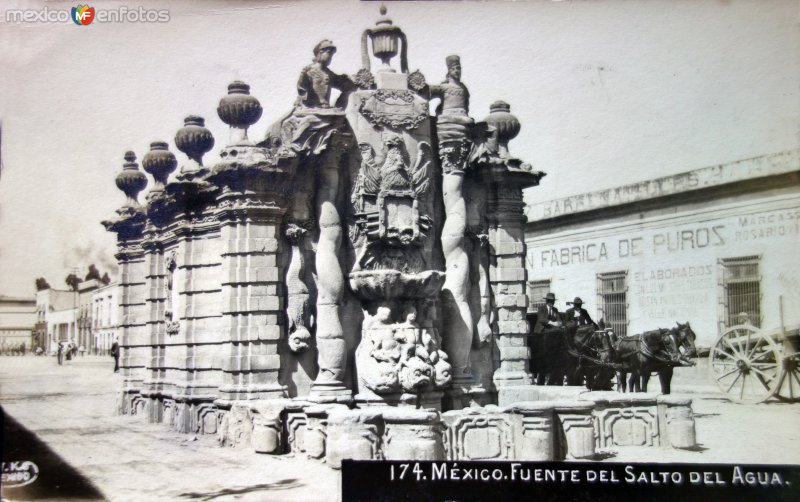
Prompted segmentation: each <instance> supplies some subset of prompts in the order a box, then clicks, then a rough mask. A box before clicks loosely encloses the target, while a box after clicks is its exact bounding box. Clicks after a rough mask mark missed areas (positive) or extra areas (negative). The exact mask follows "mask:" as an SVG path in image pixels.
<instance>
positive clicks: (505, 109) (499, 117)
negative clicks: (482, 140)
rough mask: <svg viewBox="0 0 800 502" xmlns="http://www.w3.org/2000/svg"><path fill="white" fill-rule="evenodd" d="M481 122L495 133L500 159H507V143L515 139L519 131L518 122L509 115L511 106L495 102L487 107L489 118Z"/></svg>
mask: <svg viewBox="0 0 800 502" xmlns="http://www.w3.org/2000/svg"><path fill="white" fill-rule="evenodd" d="M483 120H484V122H486V123H487V124H489V125H490V126H492V127H494V128H495V130H496V131H497V135H496V142H497V145H496V148H497V153H498V154H499V155H500V157H501V158H507V157H509V153H508V142H509V141H511V140H512V139H514V138H516V137H517V134H519V130H520V123H519V120H517V117H515V116H514V115H512V114H511V105H509V104H508V103H506V102H505V101H495V102H494V103H492V104H491V105H490V106H489V116H487V117H486V118H485V119H483Z"/></svg>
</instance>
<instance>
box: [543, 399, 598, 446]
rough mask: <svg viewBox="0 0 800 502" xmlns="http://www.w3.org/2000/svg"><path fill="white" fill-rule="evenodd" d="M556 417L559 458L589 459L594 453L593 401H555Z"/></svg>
mask: <svg viewBox="0 0 800 502" xmlns="http://www.w3.org/2000/svg"><path fill="white" fill-rule="evenodd" d="M553 406H554V411H555V413H556V416H557V417H558V423H557V425H558V426H559V429H558V433H559V434H558V438H559V441H558V445H559V448H558V455H557V457H556V458H559V459H589V458H592V457H594V453H595V427H594V417H593V416H592V409H593V408H594V404H593V403H582V402H569V401H563V402H555V403H553Z"/></svg>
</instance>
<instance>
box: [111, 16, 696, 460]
mask: <svg viewBox="0 0 800 502" xmlns="http://www.w3.org/2000/svg"><path fill="white" fill-rule="evenodd" d="M309 45H310V44H309ZM408 46H409V43H408V40H407V37H406V35H405V33H404V32H403V30H402V29H401V28H400V27H399V26H396V25H394V24H393V22H392V21H391V20H390V19H389V18H388V17H386V11H385V9H383V8H382V10H381V17H380V19H379V20H378V22H377V23H376V25H375V26H374V27H371V28H368V29H366V30H365V31H364V32H363V33H362V36H361V52H362V54H361V59H362V67H361V68H360V69H359V70H358V71H357V72H355V73H353V74H351V75H347V74H337V73H335V72H334V71H333V70H331V68H330V65H331V62H332V59H333V56H334V54H335V53H336V51H337V48H336V46H335V45H334V43H333V42H332V41H330V40H323V41H320V42H319V43H317V44H316V45H315V46H314V48H313V51H312V52H313V60H312V62H311V64H309V65H307V66H305V67H304V68H302V70H301V72H300V77H299V79H298V84H297V99H296V101H295V102H294V104H293V106H292V107H291V109H290V110H289V111H287V112H285V113H284V114H283V115H281V116H280V118H278V119H277V120H275V121H274V122H273V123H272V124H271V125H270V126H269V127H268V128H267V132H266V135H265V136H264V138H263V140H261V141H256V140H252V139H250V136H249V135H248V130H249V129H250V128H251V127H252V126H253V125H254V124H256V123H257V122H258V120H259V119H260V118H261V116H262V113H263V112H264V109H263V108H262V105H261V103H260V102H259V100H258V99H257V98H256V97H254V96H252V95H251V94H250V86H249V85H248V84H246V83H244V82H241V81H236V82H233V83H231V84H230V85H229V86H228V93H227V95H225V96H223V97H222V99H221V100H220V102H219V106H218V108H217V113H218V115H219V118H220V119H221V120H222V121H223V122H224V123H225V124H227V125H228V126H229V127H230V137H229V140H228V142H227V144H225V145H224V146H223V147H222V149H221V150H220V152H219V157H220V161H219V162H217V163H216V164H215V165H213V166H205V165H204V163H203V155H204V154H205V153H206V152H208V151H209V150H211V149H212V148H213V146H214V143H215V140H214V138H213V136H212V135H211V133H210V132H209V130H208V129H206V128H205V120H204V119H203V118H202V117H199V116H196V115H190V116H188V117H186V119H185V121H184V124H183V127H182V128H180V129H179V130H178V132H177V134H176V136H175V145H176V147H177V149H178V150H180V151H181V152H183V154H185V156H186V157H187V159H186V160H181V161H180V163H181V167H180V169H179V171H178V173H177V174H176V175H175V176H174V178H173V179H170V176H171V175H172V173H173V171H175V169H176V168H177V166H178V164H179V161H178V159H177V158H176V156H175V155H174V154H173V153H172V152H170V150H169V144H168V143H166V142H163V141H156V142H153V143H152V145H151V150H150V151H149V152H148V153H147V154H146V155H145V157H144V159H143V161H142V164H143V167H144V170H145V171H146V172H147V173H149V174H150V175H151V176H152V177H153V180H154V183H153V188H152V189H151V190H150V191H149V193H148V194H147V196H146V203H145V204H144V205H139V203H138V201H137V196H138V193H139V192H140V191H141V190H142V189H143V188H144V186H145V184H146V178H145V176H144V175H143V174H142V173H141V172H140V171H139V170H138V166H137V164H136V163H135V155H134V154H133V153H132V152H128V153H126V154H125V163H124V166H123V170H122V172H121V173H120V174H119V176H118V177H117V185H118V186H119V188H120V189H121V190H122V191H123V192H124V193H125V195H126V197H127V202H126V203H125V205H124V206H123V207H122V208H121V209H119V210H118V211H117V217H115V218H114V219H111V220H109V221H106V222H104V224H105V225H106V227H107V228H108V229H109V230H110V231H112V232H115V233H116V234H117V238H118V253H117V255H116V256H117V259H118V261H119V265H120V270H121V284H120V288H121V293H120V295H119V298H120V300H119V301H120V305H119V308H120V310H121V314H122V315H121V318H122V321H121V326H120V341H121V348H122V364H121V373H122V381H121V387H120V391H119V400H118V410H119V412H120V413H125V414H134V415H143V416H145V417H146V418H147V420H149V421H151V422H159V423H166V424H168V425H169V426H170V427H173V428H175V429H176V430H178V431H182V432H188V433H205V434H217V436H218V438H219V440H220V442H221V444H223V445H227V446H233V447H250V448H252V449H254V450H255V451H259V452H266V453H284V452H288V451H292V452H296V453H304V454H306V455H308V456H310V457H312V458H318V459H325V460H326V461H327V462H328V463H329V465H331V466H332V467H338V466H339V465H340V462H341V460H342V459H344V458H357V459H365V458H372V459H375V458H387V459H402V458H416V459H430V460H436V459H445V458H447V459H530V460H547V459H553V458H587V457H591V456H592V455H593V454H594V450H595V447H600V446H608V445H621V444H647V445H652V446H657V445H661V446H665V445H670V444H671V445H672V446H676V447H688V446H692V445H693V444H694V422H693V419H692V417H691V407H690V403H689V402H686V401H685V400H680V399H674V398H666V397H663V398H656V397H655V396H650V395H646V396H633V397H630V396H628V397H619V396H615V395H607V394H602V393H600V394H598V393H588V394H586V393H583V392H582V391H581V389H577V388H571V389H570V388H563V389H559V390H557V391H554V390H553V389H552V388H551V389H545V388H542V387H537V386H536V385H533V383H532V381H531V375H530V371H529V361H530V350H529V348H528V343H527V337H528V331H529V330H528V324H527V322H526V320H525V314H526V311H527V305H528V298H527V296H526V277H527V275H526V270H525V244H524V235H523V224H524V222H525V217H524V203H523V197H522V193H523V189H525V188H528V187H533V186H536V185H537V184H538V183H539V180H540V179H541V178H542V176H544V173H542V172H539V171H536V170H534V169H533V168H532V167H531V165H530V164H528V163H526V162H523V161H522V160H520V159H518V158H516V157H514V156H513V155H511V153H510V152H509V141H511V140H512V139H513V138H514V137H516V136H517V135H518V134H519V132H520V123H519V121H518V120H517V119H516V117H514V115H513V114H512V113H511V107H510V105H509V104H508V103H505V102H503V101H497V102H495V103H494V104H492V106H491V107H490V110H489V114H488V116H486V117H485V118H484V119H482V120H475V119H474V118H472V117H471V116H470V108H469V102H470V99H469V98H470V94H469V90H468V88H467V86H466V85H465V84H464V83H463V82H462V67H461V59H460V57H459V56H456V55H449V56H448V55H446V54H443V57H442V60H443V61H444V63H445V67H446V77H445V79H444V81H442V82H441V83H440V84H429V83H428V82H427V81H426V79H425V77H424V76H423V75H422V74H421V73H420V72H419V71H414V72H410V71H409V67H408ZM398 55H399V64H397V61H395V58H397V56H398ZM373 56H374V58H377V59H378V60H380V64H379V65H376V68H374V69H373V68H372V66H371V60H372V59H373ZM333 90H336V91H338V92H339V96H338V98H337V99H336V101H335V102H333V103H332V102H331V95H332V91H333ZM432 104H436V108H435V112H434V114H433V115H432V114H431V105H432Z"/></svg>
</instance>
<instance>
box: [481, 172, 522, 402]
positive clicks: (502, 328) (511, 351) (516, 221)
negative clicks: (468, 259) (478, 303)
mask: <svg viewBox="0 0 800 502" xmlns="http://www.w3.org/2000/svg"><path fill="white" fill-rule="evenodd" d="M499 181H500V182H499V183H497V184H496V185H495V190H494V192H493V193H491V194H490V198H489V214H490V215H491V216H490V224H489V225H490V226H489V242H490V262H491V267H490V270H489V282H490V284H491V287H492V291H493V293H494V305H495V309H496V316H497V317H496V319H497V322H496V326H497V335H498V336H497V339H496V340H497V349H498V351H499V356H500V365H499V366H498V368H497V369H496V370H495V372H494V377H493V380H494V383H495V386H496V387H497V390H498V399H499V402H498V404H500V405H501V406H503V405H505V404H510V403H511V402H514V401H519V400H520V398H521V397H525V396H520V395H515V396H513V397H512V396H505V393H506V391H507V389H508V388H510V387H519V386H524V385H530V384H531V373H530V365H529V362H530V350H529V349H528V343H527V336H528V322H527V321H526V319H525V313H526V311H527V306H528V303H527V302H528V299H527V296H526V295H525V286H526V279H527V273H526V270H525V240H524V229H523V225H524V223H525V216H524V203H523V202H522V188H521V187H520V186H515V185H513V184H507V183H504V182H503V181H504V180H499ZM504 401H505V402H504Z"/></svg>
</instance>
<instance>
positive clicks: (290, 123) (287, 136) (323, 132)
mask: <svg viewBox="0 0 800 502" xmlns="http://www.w3.org/2000/svg"><path fill="white" fill-rule="evenodd" d="M335 52H336V46H335V45H333V42H331V41H330V40H323V41H322V42H320V43H318V44H317V45H315V46H314V62H313V63H311V64H310V65H308V66H306V67H305V68H303V69H302V70H301V72H300V78H299V79H298V80H297V100H296V101H295V103H294V108H293V109H292V111H291V112H289V113H288V114H287V115H285V116H284V117H282V118H281V119H280V120H279V121H278V122H276V123H274V124H273V125H272V126H270V128H269V130H268V131H267V137H266V139H265V140H264V141H263V142H262V143H261V145H264V146H272V145H275V144H278V145H283V147H284V148H288V149H290V150H292V151H294V152H297V153H303V154H311V155H320V154H321V153H322V152H323V151H325V150H326V149H327V147H328V146H329V144H330V140H331V138H332V135H333V133H334V132H335V131H337V130H340V129H342V128H343V127H344V126H345V117H344V109H343V108H344V107H345V105H346V104H347V97H348V95H349V94H350V92H351V91H352V90H353V89H354V88H355V84H353V82H352V81H351V80H350V77H348V76H347V75H337V74H336V73H334V72H332V71H331V70H330V69H329V68H328V66H329V65H330V64H331V60H332V59H333V54H334V53H335ZM331 89H338V90H339V91H341V95H340V96H339V98H338V99H337V100H336V104H335V105H334V106H333V107H332V106H331V105H330V99H331Z"/></svg>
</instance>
